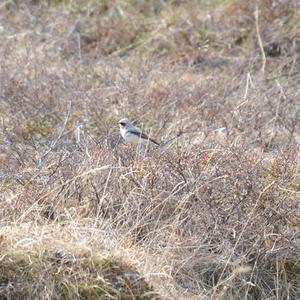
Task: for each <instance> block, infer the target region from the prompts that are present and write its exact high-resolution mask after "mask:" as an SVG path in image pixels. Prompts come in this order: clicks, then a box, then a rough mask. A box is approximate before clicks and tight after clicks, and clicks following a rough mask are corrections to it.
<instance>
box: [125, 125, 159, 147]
mask: <svg viewBox="0 0 300 300" xmlns="http://www.w3.org/2000/svg"><path fill="white" fill-rule="evenodd" d="M128 132H129V133H131V134H134V135H136V136H138V137H140V138H142V139H145V140H149V141H151V142H152V143H154V144H156V145H159V143H157V142H156V141H154V140H153V139H151V138H149V137H148V135H147V134H146V133H144V132H141V131H140V130H139V128H136V129H135V128H134V129H133V128H132V129H130V130H128Z"/></svg>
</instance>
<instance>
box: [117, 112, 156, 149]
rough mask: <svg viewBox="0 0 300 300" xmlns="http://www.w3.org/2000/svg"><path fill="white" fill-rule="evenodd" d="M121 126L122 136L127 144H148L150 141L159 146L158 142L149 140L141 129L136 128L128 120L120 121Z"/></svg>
mask: <svg viewBox="0 0 300 300" xmlns="http://www.w3.org/2000/svg"><path fill="white" fill-rule="evenodd" d="M119 126H120V132H121V135H122V137H123V139H124V140H125V141H126V142H129V143H134V144H137V143H143V144H147V143H149V141H150V142H152V143H154V144H155V145H158V146H159V143H158V142H156V141H154V140H153V139H151V138H149V137H148V136H147V135H146V134H145V133H143V132H142V130H141V129H140V128H138V127H136V126H134V125H133V124H132V123H131V122H130V121H129V120H128V119H127V118H124V119H121V120H120V121H119Z"/></svg>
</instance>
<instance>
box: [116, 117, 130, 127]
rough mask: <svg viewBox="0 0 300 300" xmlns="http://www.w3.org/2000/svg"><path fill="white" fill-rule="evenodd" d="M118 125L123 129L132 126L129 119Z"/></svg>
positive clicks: (121, 121)
mask: <svg viewBox="0 0 300 300" xmlns="http://www.w3.org/2000/svg"><path fill="white" fill-rule="evenodd" d="M118 123H119V126H120V128H121V129H122V128H126V127H127V126H128V125H129V126H130V125H131V122H130V121H129V120H128V119H127V118H123V119H121V120H120V121H119V122H118Z"/></svg>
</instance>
